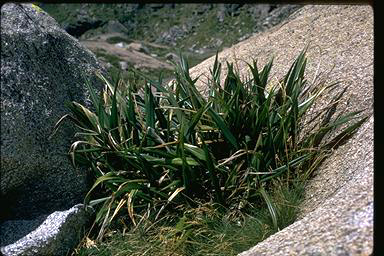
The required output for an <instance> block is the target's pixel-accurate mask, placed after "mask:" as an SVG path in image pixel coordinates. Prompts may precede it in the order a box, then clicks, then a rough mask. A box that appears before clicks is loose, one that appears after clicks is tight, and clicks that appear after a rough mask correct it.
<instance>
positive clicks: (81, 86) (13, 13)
mask: <svg viewBox="0 0 384 256" xmlns="http://www.w3.org/2000/svg"><path fill="white" fill-rule="evenodd" d="M98 70H100V66H99V64H98V62H97V59H96V57H95V56H94V55H93V54H92V53H91V52H90V51H89V50H87V49H86V48H84V47H83V46H82V45H81V44H80V43H79V42H78V41H77V40H76V39H75V38H73V37H72V36H70V35H68V34H67V33H66V32H65V31H64V30H62V29H60V28H59V26H58V24H57V23H56V22H55V20H54V19H53V18H51V17H50V16H48V15H47V14H46V13H45V12H43V11H42V10H40V9H38V8H35V7H33V6H32V5H31V4H11V3H9V4H4V5H3V6H2V7H1V169H0V175H1V181H0V185H1V187H0V188H1V198H0V205H1V208H0V215H1V219H0V225H2V226H3V225H8V224H9V222H10V221H11V222H12V221H21V222H20V223H23V221H26V222H29V223H30V224H31V225H20V226H19V227H18V228H19V230H18V231H17V232H16V230H13V231H12V230H11V229H2V234H1V237H7V236H9V235H10V234H9V232H11V233H12V234H17V235H12V236H13V241H12V239H8V240H7V244H8V243H12V242H15V241H16V240H17V239H20V238H22V237H23V236H25V235H27V234H28V233H29V232H31V231H32V230H33V229H34V228H36V227H37V226H38V225H39V224H40V223H41V222H42V221H44V219H45V218H44V216H47V215H49V214H50V213H52V212H54V211H61V210H66V209H69V208H71V207H72V206H73V205H75V204H78V203H80V202H82V201H83V198H84V195H85V193H86V192H87V190H88V185H89V184H88V182H87V176H86V175H85V173H84V171H81V170H74V169H73V167H72V166H71V164H70V161H69V159H68V158H67V152H68V149H69V146H70V144H71V140H72V139H73V135H74V128H73V127H72V126H71V125H69V124H66V125H64V126H63V127H62V129H60V130H59V132H58V133H57V134H56V135H55V136H54V137H53V138H52V139H49V138H48V137H49V135H50V134H51V133H52V130H53V127H54V125H55V123H56V122H57V121H58V119H59V118H60V117H61V116H63V115H64V114H66V113H68V110H67V109H66V108H65V106H64V103H65V102H66V101H70V100H76V101H79V102H82V103H87V102H88V101H87V100H86V99H87V98H88V96H89V95H88V92H87V91H86V90H85V88H86V87H85V79H90V81H91V83H94V84H97V83H99V82H100V81H99V80H98V79H97V78H96V77H95V74H94V72H95V71H98ZM101 72H103V71H102V70H101ZM7 223H8V224H7ZM47 235H49V236H50V235H51V234H47ZM23 239H29V238H28V237H25V238H23ZM58 241H59V240H58ZM1 245H2V246H5V245H6V244H4V243H3V241H2V244H1Z"/></svg>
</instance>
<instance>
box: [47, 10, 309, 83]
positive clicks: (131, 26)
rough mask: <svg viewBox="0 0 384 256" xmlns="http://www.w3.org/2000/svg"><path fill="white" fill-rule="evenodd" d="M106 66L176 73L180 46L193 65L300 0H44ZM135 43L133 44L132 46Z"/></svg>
mask: <svg viewBox="0 0 384 256" xmlns="http://www.w3.org/2000/svg"><path fill="white" fill-rule="evenodd" d="M40 7H41V8H42V9H44V10H45V11H47V12H48V13H49V14H50V15H51V16H52V17H54V18H55V19H56V20H57V21H58V22H59V24H61V26H62V27H63V28H64V29H65V30H66V31H67V32H68V33H69V34H71V35H73V36H75V37H77V38H79V40H80V41H81V42H82V43H83V44H84V45H86V46H87V47H88V48H89V49H91V50H92V51H93V52H94V53H95V54H96V55H97V56H98V57H99V59H100V60H101V62H103V63H104V64H105V65H106V66H107V67H109V68H111V69H113V68H121V69H123V70H127V69H131V68H133V69H139V70H140V71H142V72H144V73H146V74H148V75H151V76H157V75H158V74H159V72H163V73H164V74H165V76H169V75H170V74H171V73H172V70H173V65H172V64H171V61H177V55H178V54H179V50H180V51H181V52H183V54H185V55H186V56H187V57H188V59H189V61H190V66H193V65H195V64H197V63H200V62H201V61H202V60H204V59H205V58H207V57H209V56H212V55H213V54H214V53H215V52H216V51H217V50H219V51H220V50H222V49H224V48H226V47H230V46H231V45H233V44H234V43H237V42H239V41H242V40H244V39H246V38H248V37H250V36H251V35H253V34H254V33H257V32H260V31H264V30H266V29H268V28H270V27H272V26H274V25H276V24H278V23H280V22H282V21H283V20H285V19H286V18H287V17H288V16H289V15H290V14H292V13H293V12H294V11H296V10H298V9H299V8H300V7H301V6H298V5H274V4H262V5H256V4H40ZM132 43H133V44H134V46H132Z"/></svg>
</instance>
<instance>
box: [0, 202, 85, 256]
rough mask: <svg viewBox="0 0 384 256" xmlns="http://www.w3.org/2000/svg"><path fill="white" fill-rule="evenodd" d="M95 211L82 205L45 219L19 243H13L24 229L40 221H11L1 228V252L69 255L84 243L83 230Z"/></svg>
mask: <svg viewBox="0 0 384 256" xmlns="http://www.w3.org/2000/svg"><path fill="white" fill-rule="evenodd" d="M92 213H93V210H92V209H91V208H85V207H84V205H82V204H78V205H75V206H74V207H72V208H70V209H69V210H66V211H56V212H53V213H51V214H50V215H48V216H42V218H43V219H44V221H43V222H42V223H41V224H40V225H39V226H38V227H37V228H36V229H34V230H33V231H32V232H31V233H29V234H28V235H27V236H24V237H22V238H20V239H19V240H17V241H16V242H13V243H9V242H10V241H12V240H13V237H14V236H15V233H18V231H20V227H23V226H30V225H32V226H34V225H36V223H35V222H36V220H14V221H7V222H6V224H4V225H2V226H1V227H0V233H1V234H2V237H1V240H2V243H5V244H8V245H6V246H2V247H1V248H0V251H1V253H2V254H3V255H4V256H16V255H24V256H26V255H67V254H68V252H69V251H70V250H71V249H72V248H73V247H75V246H76V245H77V243H78V242H79V239H81V236H82V232H83V231H84V230H83V227H84V226H86V225H87V224H88V222H89V218H90V215H91V214H92Z"/></svg>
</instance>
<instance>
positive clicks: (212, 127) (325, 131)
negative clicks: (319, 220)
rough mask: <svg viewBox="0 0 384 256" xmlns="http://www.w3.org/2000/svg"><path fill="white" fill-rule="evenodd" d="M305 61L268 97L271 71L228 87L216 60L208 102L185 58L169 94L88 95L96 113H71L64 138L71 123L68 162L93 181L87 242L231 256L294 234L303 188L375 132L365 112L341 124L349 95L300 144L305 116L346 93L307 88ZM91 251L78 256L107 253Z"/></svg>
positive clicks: (122, 86) (128, 85) (76, 107)
mask: <svg viewBox="0 0 384 256" xmlns="http://www.w3.org/2000/svg"><path fill="white" fill-rule="evenodd" d="M305 53H306V49H304V50H303V51H302V52H301V53H300V54H299V56H298V57H297V58H296V60H295V61H294V62H293V63H292V65H291V67H290V69H289V71H288V72H287V74H286V75H285V76H284V77H283V78H281V80H280V81H279V84H278V85H277V86H275V87H272V88H269V89H267V88H268V85H269V79H268V78H269V74H270V71H271V68H272V65H273V60H271V61H270V62H269V63H267V64H266V65H265V66H264V67H263V68H262V69H259V67H258V66H257V62H256V61H254V62H253V63H250V64H248V65H249V70H250V73H251V78H247V79H245V80H242V79H240V77H239V75H238V74H237V72H235V70H234V68H233V64H231V63H227V69H228V73H227V75H226V78H225V80H224V83H223V84H221V64H220V63H219V62H218V57H217V55H216V61H215V63H214V65H213V67H212V68H211V69H210V72H211V78H210V80H209V81H208V88H209V92H208V95H209V96H208V98H206V97H204V96H203V95H202V94H200V92H199V91H198V90H197V89H196V85H195V84H196V81H197V79H192V78H191V77H190V75H189V64H188V62H187V61H186V59H185V58H184V57H183V56H180V58H181V62H180V63H179V64H178V65H177V66H176V68H175V83H174V85H173V86H171V87H167V86H163V85H162V81H161V80H159V81H154V80H151V79H149V78H145V77H144V79H143V80H135V79H132V78H128V79H127V80H124V79H119V78H115V79H113V81H108V80H107V79H105V78H104V77H103V76H101V75H99V77H100V79H102V81H103V82H104V83H105V88H104V90H102V91H101V92H100V93H98V92H96V91H95V89H94V88H92V86H91V85H89V91H90V95H91V100H92V102H93V109H88V108H86V107H85V106H83V105H81V104H79V103H77V102H69V103H68V104H67V107H68V109H69V110H70V114H67V115H65V116H63V117H62V118H61V119H60V120H59V121H58V123H57V125H56V127H55V129H58V128H59V126H60V124H61V123H62V122H63V121H64V120H66V119H69V120H71V121H72V122H73V123H74V124H75V125H76V126H77V127H78V131H79V132H78V133H77V134H76V135H75V142H74V143H73V144H72V146H71V148H70V153H69V155H70V157H71V160H72V163H73V165H74V166H75V167H76V166H79V165H80V166H84V167H85V168H88V169H89V170H90V172H91V173H92V174H93V178H94V185H93V186H92V188H91V189H90V190H89V192H88V194H87V195H86V198H85V204H90V205H92V206H94V207H95V208H96V211H97V214H96V217H95V222H94V225H93V227H92V229H91V230H90V233H89V234H88V239H92V240H96V241H97V242H98V243H99V245H100V248H99V249H100V250H104V249H105V253H106V254H107V255H108V253H112V254H115V252H109V251H110V250H114V249H112V247H118V246H116V245H115V244H114V243H115V242H116V240H117V241H119V238H118V235H117V237H116V236H115V238H114V239H112V240H111V242H110V243H112V245H108V242H107V241H108V234H110V233H111V232H113V231H114V230H124V228H127V229H128V230H131V229H134V230H135V231H133V230H132V231H129V232H128V233H127V234H129V235H128V236H131V238H130V239H129V241H131V240H132V243H130V242H122V245H121V246H122V247H125V246H127V249H126V250H130V249H129V248H132V250H133V251H140V252H142V253H144V251H146V250H154V251H152V253H149V252H148V253H149V255H153V253H154V252H158V253H160V254H159V255H168V253H170V252H171V251H172V252H174V254H173V255H209V253H214V252H222V253H223V254H224V255H233V254H236V253H238V252H240V251H241V250H245V249H247V248H248V247H250V245H253V244H254V243H256V242H257V241H261V240H262V239H263V238H265V237H266V236H268V235H270V234H272V233H273V232H276V231H278V230H279V229H281V228H283V227H285V226H287V225H288V224H290V223H292V222H293V220H294V217H295V214H296V206H297V204H298V202H299V200H300V194H301V192H300V191H302V190H301V189H302V184H303V182H305V180H307V178H308V177H310V175H311V173H312V172H313V170H314V169H315V168H316V167H317V166H318V164H319V163H320V162H321V160H322V159H324V157H325V156H326V154H327V153H328V152H330V150H332V149H333V148H336V147H337V146H339V145H340V144H341V143H342V142H343V140H345V138H346V137H348V136H351V135H352V134H353V133H354V132H355V131H356V129H357V128H358V127H359V126H360V125H361V124H362V123H363V122H364V121H365V120H366V117H363V118H359V120H358V121H356V119H358V114H359V113H360V112H361V111H359V112H354V113H347V114H345V115H341V116H336V117H335V116H334V113H335V111H334V109H335V108H336V106H337V104H338V102H339V99H340V97H342V95H343V93H344V92H345V91H343V92H341V93H340V94H338V95H336V96H335V97H334V98H333V99H332V100H331V101H330V102H329V104H328V105H327V106H325V108H323V109H322V110H321V111H319V112H317V113H314V117H313V118H312V119H311V120H309V121H306V122H305V125H306V126H310V127H313V128H312V129H311V130H310V133H309V134H301V131H302V128H303V125H304V117H305V114H306V113H307V110H308V109H310V108H311V106H312V105H313V103H314V102H315V101H316V99H318V98H319V97H320V95H322V94H323V93H327V92H329V90H331V89H332V88H333V87H334V86H335V85H337V83H326V81H324V80H318V81H316V82H315V83H313V84H310V83H308V82H307V80H306V79H305V67H306V62H307V59H306V57H305ZM137 83H142V84H140V85H138V84H137ZM344 124H347V125H346V128H344V129H342V130H341V131H339V132H338V133H336V134H335V135H334V136H333V137H330V136H329V134H330V132H332V131H334V130H335V129H336V128H338V127H340V126H341V125H344ZM328 137H330V138H328ZM238 223H239V225H240V226H239V228H238V226H237V225H238ZM247 223H249V224H247ZM152 224H153V225H152ZM147 227H151V228H147ZM243 229H245V230H247V229H248V231H243ZM143 230H144V231H145V232H144V233H143V232H142V231H143ZM252 230H253V231H252ZM137 232H139V233H137ZM241 232H243V233H244V236H241V239H239V236H240V235H239V233H241ZM248 232H251V233H252V232H255V233H257V234H258V235H257V234H254V235H252V238H249V237H248V236H247V235H248V234H247V233H248ZM223 234H224V237H225V239H224V238H223V237H222V235H223ZM124 239H125V238H124ZM251 240H252V241H251ZM103 241H104V242H103ZM140 241H142V242H140ZM250 243H252V244H250ZM132 246H133V247H132ZM220 246H221V247H220ZM102 248H104V249H102ZM121 249H123V248H121ZM141 249H142V250H141ZM89 250H90V251H88V250H86V249H78V252H79V253H80V252H81V253H92V250H97V249H89ZM124 250H125V249H124ZM210 250H211V251H210ZM212 250H213V251H212ZM127 253H128V252H127ZM225 253H228V254H225ZM100 254H101V255H103V252H100ZM141 255H142V254H141ZM212 255H217V254H212Z"/></svg>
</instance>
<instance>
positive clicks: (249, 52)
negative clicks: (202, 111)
mask: <svg viewBox="0 0 384 256" xmlns="http://www.w3.org/2000/svg"><path fill="white" fill-rule="evenodd" d="M308 43H310V45H309V49H308V51H307V57H308V65H307V69H306V76H307V77H308V79H310V80H312V79H313V78H314V77H315V75H316V74H321V73H323V74H326V73H328V79H327V81H329V82H332V81H340V82H341V83H340V84H339V86H337V87H336V88H335V89H334V90H333V91H332V92H331V93H329V94H326V95H323V97H322V98H321V99H320V101H319V103H318V104H316V105H315V109H319V108H322V107H324V104H326V103H327V102H328V101H329V99H330V98H332V97H333V96H334V95H335V94H337V93H338V92H340V91H342V90H343V89H344V88H345V87H346V86H349V88H348V90H347V92H346V93H345V95H344V96H343V98H342V99H341V100H340V103H339V105H338V108H337V111H336V114H335V115H338V114H340V113H347V112H352V111H356V110H361V109H364V112H363V113H364V114H365V115H368V116H370V118H369V119H368V121H367V122H366V123H365V124H364V125H363V126H362V127H361V128H360V129H359V130H358V132H357V133H356V134H355V135H354V136H353V137H352V138H350V140H349V141H348V142H347V143H346V144H344V145H342V146H340V147H339V148H338V149H336V150H335V151H334V152H333V153H332V154H331V155H330V156H329V157H328V158H327V159H326V160H325V161H324V162H323V163H322V164H321V166H320V167H319V168H318V170H316V172H315V176H314V177H313V178H312V180H310V182H309V184H308V186H307V188H306V195H305V199H304V202H303V203H302V204H301V206H300V216H299V219H298V220H297V221H296V222H295V223H293V224H292V225H290V226H289V227H287V228H285V229H283V230H281V231H280V232H278V233H276V234H275V235H273V236H271V237H269V238H268V239H266V240H265V241H263V242H261V243H259V244H258V245H256V246H255V247H253V248H251V249H250V250H248V251H245V252H243V253H241V254H240V255H241V256H251V255H370V253H372V250H373V122H374V120H373V116H371V115H372V112H373V11H372V8H371V7H370V6H358V5H354V6H353V5H351V6H343V5H330V6H327V5H321V6H312V5H307V6H305V7H303V8H302V9H300V10H299V11H298V12H296V13H294V14H293V15H292V16H290V17H289V18H288V20H287V21H286V22H285V23H284V24H281V25H278V26H276V27H273V28H271V29H270V30H267V31H265V32H263V33H260V34H256V35H255V36H253V37H251V38H249V39H247V40H245V41H244V42H241V43H239V44H237V45H234V46H233V47H231V48H229V49H227V50H224V51H222V52H221V53H219V61H221V62H222V63H224V64H225V61H229V62H234V63H236V65H235V66H236V68H237V69H238V70H239V71H240V73H241V74H242V75H244V76H246V75H249V73H248V67H247V65H246V63H245V62H244V61H246V62H248V63H251V62H252V59H258V63H260V64H265V63H266V62H267V61H268V60H269V58H270V57H272V56H274V66H273V67H272V71H271V72H272V76H273V78H272V79H271V82H272V83H273V82H274V81H278V80H277V79H278V78H281V77H282V75H284V74H285V73H286V72H287V70H288V68H289V65H290V64H291V63H292V61H293V60H294V59H295V58H296V57H297V56H298V54H299V52H300V51H301V50H302V49H303V48H304V47H305V46H306V45H307V44H308ZM213 62H214V56H213V57H211V58H209V59H207V60H205V61H204V62H202V63H200V64H199V65H197V66H196V67H193V68H192V69H191V70H190V72H191V76H192V77H196V76H197V75H199V74H201V73H203V74H204V73H205V74H209V68H210V67H212V65H213ZM260 66H261V65H260ZM225 70H226V67H225V65H224V66H223V71H224V72H225ZM201 77H202V78H203V77H204V75H202V76H201ZM224 77H225V76H224V75H222V78H224ZM205 84H206V83H205V81H204V79H201V80H199V88H200V89H201V91H203V92H206V86H205Z"/></svg>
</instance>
